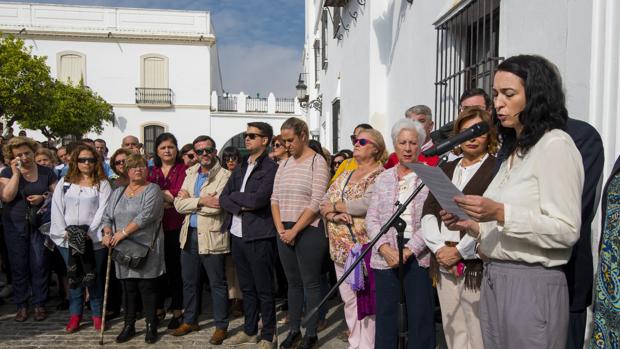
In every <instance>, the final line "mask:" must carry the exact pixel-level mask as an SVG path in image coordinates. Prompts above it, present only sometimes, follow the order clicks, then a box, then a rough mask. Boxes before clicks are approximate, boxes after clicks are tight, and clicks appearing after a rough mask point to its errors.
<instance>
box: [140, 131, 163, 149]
mask: <svg viewBox="0 0 620 349" xmlns="http://www.w3.org/2000/svg"><path fill="white" fill-rule="evenodd" d="M164 132H165V130H164V127H163V126H160V125H148V126H144V137H143V138H142V139H144V153H145V154H155V139H156V138H157V136H159V135H160V134H162V133H164Z"/></svg>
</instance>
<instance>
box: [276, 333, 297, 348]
mask: <svg viewBox="0 0 620 349" xmlns="http://www.w3.org/2000/svg"><path fill="white" fill-rule="evenodd" d="M299 341H301V332H289V333H288V336H286V339H285V340H284V342H282V344H280V349H289V348H295V346H296V345H297V343H299Z"/></svg>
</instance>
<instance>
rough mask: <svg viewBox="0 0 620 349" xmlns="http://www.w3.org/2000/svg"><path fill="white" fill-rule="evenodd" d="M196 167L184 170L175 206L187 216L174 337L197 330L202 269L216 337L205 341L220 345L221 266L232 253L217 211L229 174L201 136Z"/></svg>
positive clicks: (224, 295)
mask: <svg viewBox="0 0 620 349" xmlns="http://www.w3.org/2000/svg"><path fill="white" fill-rule="evenodd" d="M193 145H194V152H195V153H196V155H197V157H198V163H197V164H195V165H194V166H192V167H190V168H189V169H188V170H187V176H186V177H185V180H184V181H183V185H182V187H181V188H182V189H181V191H179V194H178V196H177V198H176V199H175V200H174V207H175V208H176V209H177V211H178V212H179V213H181V214H185V215H186V216H185V221H184V222H183V227H182V228H181V235H180V242H181V249H182V251H181V268H182V277H183V303H184V304H183V305H184V308H185V313H184V314H183V324H181V326H179V327H178V328H177V329H176V330H175V332H174V333H173V335H174V336H183V335H186V334H188V333H190V332H192V331H197V330H198V329H199V327H198V310H199V309H198V304H199V302H198V297H199V296H200V295H199V294H198V290H199V285H200V283H201V280H200V278H201V273H200V268H204V270H205V272H206V273H207V276H208V278H209V285H210V287H211V297H212V301H213V320H214V322H215V327H216V329H215V332H214V333H213V335H212V337H211V340H210V341H209V342H210V343H211V344H213V345H219V344H222V341H223V340H224V339H225V338H226V334H227V330H228V285H227V283H226V274H225V261H226V254H227V253H229V252H230V244H229V234H228V233H227V232H221V231H220V228H221V226H222V222H223V219H224V212H223V211H222V210H221V209H220V204H219V198H218V197H219V195H220V194H221V193H222V190H223V189H224V186H225V185H226V182H227V181H228V178H229V177H230V172H229V171H228V170H226V169H224V168H222V167H221V166H220V164H219V161H218V159H217V156H216V148H215V141H214V140H213V139H212V138H211V137H209V136H199V137H197V138H196V139H195V140H194V142H193Z"/></svg>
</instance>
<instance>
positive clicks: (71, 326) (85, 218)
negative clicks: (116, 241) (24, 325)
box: [50, 145, 112, 333]
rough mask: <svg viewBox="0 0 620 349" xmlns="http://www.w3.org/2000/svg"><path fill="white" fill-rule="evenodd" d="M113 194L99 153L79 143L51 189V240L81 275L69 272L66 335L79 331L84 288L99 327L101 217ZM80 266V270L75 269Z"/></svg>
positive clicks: (102, 256)
mask: <svg viewBox="0 0 620 349" xmlns="http://www.w3.org/2000/svg"><path fill="white" fill-rule="evenodd" d="M111 193H112V188H111V186H110V183H109V182H108V179H107V177H106V175H105V173H104V170H103V161H102V159H101V157H100V156H99V154H98V153H97V151H95V149H94V148H91V147H90V146H87V145H78V146H77V147H76V149H75V150H74V151H73V153H72V154H71V161H69V171H68V172H67V175H66V176H65V177H63V178H62V179H61V180H60V182H59V184H58V185H57V186H56V189H55V190H54V196H53V198H52V225H51V228H50V237H51V238H52V240H53V241H54V243H55V244H56V246H58V249H59V251H60V253H61V254H62V256H63V258H64V260H65V263H66V264H67V268H68V270H69V271H71V270H83V271H84V272H83V274H78V273H75V272H71V273H69V276H70V277H69V285H70V287H71V288H70V290H69V315H70V317H69V323H68V324H67V327H66V330H67V332H69V333H73V332H75V331H77V330H78V329H79V327H80V321H81V320H82V313H83V308H84V288H88V294H89V301H90V308H91V313H92V321H93V326H94V327H95V330H100V329H101V314H102V305H103V304H102V303H103V283H104V279H105V261H106V256H107V253H106V252H107V251H106V249H105V248H104V247H103V245H102V244H101V240H102V234H101V230H102V222H101V219H102V217H103V212H104V211H105V209H106V207H107V204H108V200H109V198H110V194H111ZM75 242H81V243H83V244H85V245H84V249H83V250H82V251H79V249H78V248H76V244H75ZM78 255H79V258H78V257H77V256H78ZM80 265H81V268H80V267H78V266H80ZM85 266H88V267H89V268H85ZM87 270H90V271H87Z"/></svg>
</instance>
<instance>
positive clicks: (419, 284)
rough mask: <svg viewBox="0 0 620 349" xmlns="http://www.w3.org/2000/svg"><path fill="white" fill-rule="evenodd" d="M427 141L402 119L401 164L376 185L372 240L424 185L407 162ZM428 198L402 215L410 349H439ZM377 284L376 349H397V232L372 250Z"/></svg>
mask: <svg viewBox="0 0 620 349" xmlns="http://www.w3.org/2000/svg"><path fill="white" fill-rule="evenodd" d="M424 139H426V133H425V131H424V126H423V125H422V124H421V123H419V122H416V121H412V120H409V119H402V120H399V121H398V122H397V123H396V124H395V125H394V126H393V127H392V141H393V142H394V147H395V148H396V156H397V158H398V161H399V163H398V165H396V166H394V167H392V168H390V169H388V170H386V171H385V172H383V173H381V174H380V175H379V177H378V178H377V180H376V181H375V184H374V190H373V194H372V197H371V199H370V205H369V207H368V213H367V215H366V230H367V232H368V235H369V237H370V238H374V237H375V236H377V234H378V233H379V231H380V230H381V226H383V225H384V224H385V223H386V222H387V221H388V219H389V218H390V217H391V216H392V214H394V212H395V211H396V206H395V205H394V203H395V202H397V201H399V202H403V201H405V200H406V199H407V198H408V197H409V195H410V194H411V193H412V192H413V191H414V190H415V188H417V187H418V186H419V185H420V184H421V183H422V181H421V179H420V178H419V177H418V176H417V175H416V174H415V172H413V171H412V170H410V169H409V168H408V167H407V166H405V164H412V163H416V162H417V161H418V156H419V155H420V143H421V142H423V141H424ZM427 195H428V189H426V187H424V188H423V189H422V190H421V191H420V192H419V193H418V195H417V196H416V198H415V199H414V200H413V201H412V202H411V204H410V205H409V207H407V209H406V210H405V211H404V212H403V214H402V215H401V216H400V218H401V219H403V220H404V221H405V222H406V223H407V226H406V228H405V232H404V241H405V245H404V249H403V263H404V266H403V272H404V287H405V300H406V307H407V312H406V313H407V323H408V328H409V332H408V334H409V340H408V345H407V347H408V348H429V349H432V348H435V329H434V328H435V326H434V324H435V321H434V302H435V300H434V295H433V286H432V284H431V280H430V278H429V275H428V270H427V268H428V266H429V262H430V251H429V250H428V248H427V247H426V244H425V243H424V239H423V238H422V230H421V226H420V219H421V218H422V206H423V205H424V201H425V200H426V197H427ZM370 265H371V267H372V269H373V272H374V275H375V283H376V291H377V298H376V299H377V305H376V309H377V317H376V324H377V325H376V332H375V333H376V338H375V348H396V347H397V343H398V324H397V313H398V299H399V297H400V287H399V282H398V268H397V267H398V245H397V243H396V230H395V229H394V228H390V230H389V231H388V232H387V233H386V234H385V235H384V236H382V237H381V238H380V239H379V240H378V242H377V244H376V245H375V246H374V248H373V251H372V258H371V263H370Z"/></svg>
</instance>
